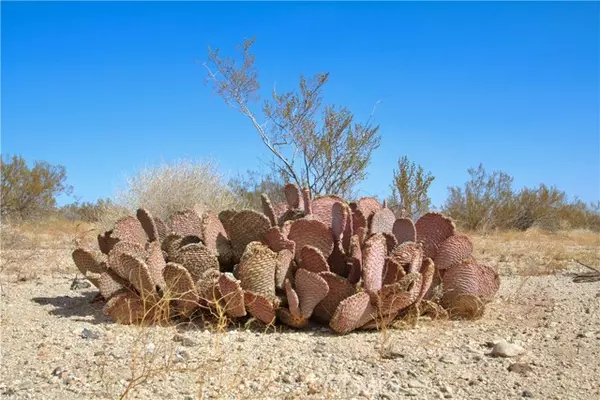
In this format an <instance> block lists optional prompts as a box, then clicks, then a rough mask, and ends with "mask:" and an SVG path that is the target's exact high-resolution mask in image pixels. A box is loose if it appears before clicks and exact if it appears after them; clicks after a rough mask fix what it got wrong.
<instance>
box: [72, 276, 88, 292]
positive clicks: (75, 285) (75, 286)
mask: <svg viewBox="0 0 600 400" xmlns="http://www.w3.org/2000/svg"><path fill="white" fill-rule="evenodd" d="M91 286H92V284H91V283H90V282H89V281H88V280H87V279H83V278H75V279H73V282H71V290H81V289H88V288H90V287H91Z"/></svg>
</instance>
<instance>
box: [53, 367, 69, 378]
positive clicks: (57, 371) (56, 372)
mask: <svg viewBox="0 0 600 400" xmlns="http://www.w3.org/2000/svg"><path fill="white" fill-rule="evenodd" d="M66 371H67V369H66V368H65V367H56V368H54V369H53V370H52V376H60V375H61V374H62V373H63V372H66Z"/></svg>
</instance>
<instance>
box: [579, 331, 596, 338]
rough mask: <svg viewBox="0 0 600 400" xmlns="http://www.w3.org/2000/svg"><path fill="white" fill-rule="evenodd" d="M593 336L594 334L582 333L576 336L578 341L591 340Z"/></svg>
mask: <svg viewBox="0 0 600 400" xmlns="http://www.w3.org/2000/svg"><path fill="white" fill-rule="evenodd" d="M593 336H594V332H582V333H579V334H577V338H578V339H583V338H591V337H593Z"/></svg>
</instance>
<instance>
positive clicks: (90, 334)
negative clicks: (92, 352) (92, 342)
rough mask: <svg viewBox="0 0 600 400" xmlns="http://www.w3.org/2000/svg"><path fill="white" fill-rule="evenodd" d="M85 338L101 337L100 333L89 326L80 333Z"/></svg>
mask: <svg viewBox="0 0 600 400" xmlns="http://www.w3.org/2000/svg"><path fill="white" fill-rule="evenodd" d="M80 336H81V338H83V339H100V334H99V333H98V332H96V331H93V330H91V329H88V328H83V330H82V331H81V334H80Z"/></svg>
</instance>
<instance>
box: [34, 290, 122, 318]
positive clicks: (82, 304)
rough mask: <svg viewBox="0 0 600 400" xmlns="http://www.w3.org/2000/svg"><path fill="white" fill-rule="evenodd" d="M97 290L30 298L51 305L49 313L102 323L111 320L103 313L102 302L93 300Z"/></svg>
mask: <svg viewBox="0 0 600 400" xmlns="http://www.w3.org/2000/svg"><path fill="white" fill-rule="evenodd" d="M96 295H97V292H88V293H85V294H81V295H74V296H57V297H34V298H32V299H31V300H32V301H33V302H35V303H37V304H39V305H41V306H48V305H50V306H52V307H54V308H53V309H51V310H49V313H50V314H52V315H56V316H59V317H63V318H70V319H73V320H74V321H85V322H90V323H92V324H103V323H107V322H111V321H112V320H111V319H110V318H109V317H107V316H106V315H104V314H103V312H102V307H103V306H104V304H103V303H102V302H98V301H94V299H95V297H96Z"/></svg>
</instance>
